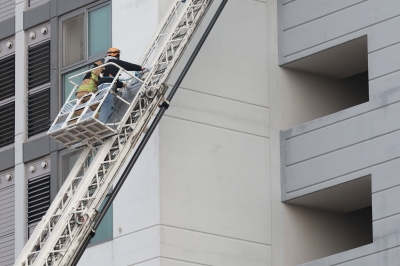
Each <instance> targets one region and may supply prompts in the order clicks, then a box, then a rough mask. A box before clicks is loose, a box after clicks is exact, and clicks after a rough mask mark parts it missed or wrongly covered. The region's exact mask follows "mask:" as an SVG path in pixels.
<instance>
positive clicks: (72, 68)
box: [58, 0, 112, 106]
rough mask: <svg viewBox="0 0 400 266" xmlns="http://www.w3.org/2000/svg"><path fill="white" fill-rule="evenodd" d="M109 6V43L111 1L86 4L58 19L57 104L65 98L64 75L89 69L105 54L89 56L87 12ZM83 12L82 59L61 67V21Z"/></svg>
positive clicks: (62, 42)
mask: <svg viewBox="0 0 400 266" xmlns="http://www.w3.org/2000/svg"><path fill="white" fill-rule="evenodd" d="M108 5H109V6H110V21H111V25H110V36H109V38H110V45H111V44H112V2H111V1H109V0H106V1H101V2H100V3H94V4H91V5H87V6H85V7H83V8H80V9H78V10H75V11H73V12H71V13H68V14H66V15H64V16H61V17H60V19H59V25H58V29H59V34H58V40H59V44H58V46H59V49H60V53H59V58H58V59H59V60H58V61H59V64H58V65H59V69H60V72H59V75H60V78H59V95H60V96H59V97H58V98H59V99H58V100H59V106H63V104H64V102H65V100H66V99H64V81H65V75H66V74H68V73H70V72H73V71H75V70H77V69H79V68H84V67H86V68H87V69H89V67H90V65H91V64H92V63H93V62H95V61H97V60H99V59H101V58H102V57H104V56H105V55H106V54H107V50H105V51H104V52H100V53H97V54H94V55H92V56H89V54H88V53H89V34H88V27H89V13H90V12H92V11H95V10H97V9H100V8H102V7H105V6H108ZM82 13H83V14H84V21H83V25H84V35H85V37H86V38H85V39H84V41H85V47H84V53H85V54H84V57H85V59H84V60H81V61H79V62H76V63H73V64H71V65H68V66H65V67H63V63H64V62H63V59H64V58H63V57H64V33H63V22H64V21H66V20H68V19H70V18H73V17H75V16H78V15H80V14H82Z"/></svg>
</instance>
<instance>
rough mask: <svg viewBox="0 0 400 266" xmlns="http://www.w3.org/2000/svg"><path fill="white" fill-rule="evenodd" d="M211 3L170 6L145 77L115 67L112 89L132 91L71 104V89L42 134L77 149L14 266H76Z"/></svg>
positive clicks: (188, 0) (197, 0) (144, 61)
mask: <svg viewBox="0 0 400 266" xmlns="http://www.w3.org/2000/svg"><path fill="white" fill-rule="evenodd" d="M213 1H214V0H179V1H178V0H174V4H173V6H172V8H171V10H170V12H169V13H168V14H167V17H166V19H165V20H164V22H163V23H162V24H161V25H160V26H159V28H158V29H157V31H156V33H155V35H154V37H153V39H152V40H151V42H150V44H149V46H148V47H147V48H146V50H145V53H144V55H143V56H142V58H141V60H140V65H142V66H146V67H148V66H149V67H151V68H150V70H149V71H148V72H146V73H142V75H139V76H138V77H136V76H135V75H134V74H133V73H129V72H127V71H125V70H124V69H123V68H121V67H119V66H118V65H115V64H114V65H115V66H117V67H118V68H119V72H118V75H116V77H115V78H114V79H113V81H112V84H111V87H112V86H113V84H114V83H115V82H116V81H117V78H121V76H125V77H127V79H129V80H131V81H132V80H134V82H133V83H132V82H131V83H132V84H135V86H136V87H135V86H133V88H131V91H122V92H121V93H118V92H114V91H113V90H101V91H97V92H96V93H92V94H90V95H87V97H88V98H89V100H87V99H88V98H86V101H82V98H84V97H86V96H84V97H82V98H81V99H75V98H74V93H75V92H76V90H77V88H78V84H75V83H74V85H75V88H74V90H73V91H72V92H71V95H70V96H69V97H68V99H67V100H66V102H65V103H64V105H63V107H62V108H61V110H60V112H59V114H58V116H57V117H56V119H55V120H54V122H53V124H52V126H51V127H50V129H49V131H48V133H47V134H48V135H49V136H50V137H52V138H54V139H56V140H57V141H59V142H61V143H63V144H64V145H66V146H67V147H68V148H70V149H74V148H78V147H81V146H84V148H83V149H82V152H81V154H80V156H79V158H78V160H77V162H76V163H75V165H74V167H73V168H72V170H71V172H70V174H69V175H68V177H67V179H66V180H65V182H64V184H63V185H62V187H61V188H60V190H59V192H58V194H57V196H56V197H55V199H54V200H53V202H52V204H51V206H50V207H49V209H48V211H47V212H46V214H45V215H44V216H43V218H42V219H41V221H40V222H39V223H38V225H37V226H36V228H35V230H34V232H33V233H32V235H31V236H30V238H29V240H28V242H27V243H26V245H25V247H24V248H23V250H22V252H21V253H20V255H19V257H18V258H17V260H16V262H15V264H14V265H15V266H31V265H35V266H55V265H57V266H72V265H76V263H77V262H78V261H79V258H80V256H81V255H82V253H83V252H84V249H85V248H86V246H87V243H88V241H89V240H90V238H91V236H93V235H94V233H95V229H96V226H97V225H98V224H99V222H100V221H101V219H102V217H104V213H105V212H106V211H107V209H108V207H109V205H110V204H111V203H110V202H111V201H112V199H113V198H115V196H116V193H118V190H119V188H120V186H122V184H123V180H122V181H121V180H118V182H117V185H116V187H117V188H118V189H115V188H114V191H113V194H112V196H111V197H110V198H111V200H110V199H108V201H107V202H106V204H105V207H104V208H103V210H102V211H101V212H99V208H100V205H101V204H102V203H103V201H104V200H105V197H106V195H107V193H108V192H109V191H110V189H111V188H112V186H113V184H114V183H115V182H114V181H117V177H118V175H119V174H121V171H123V174H122V175H123V176H124V178H126V177H127V173H129V171H130V169H132V166H133V164H134V162H133V163H132V161H134V160H133V158H135V159H137V157H138V156H139V155H140V151H141V150H142V149H143V147H144V146H145V145H146V143H147V140H148V138H149V137H150V135H151V133H152V132H153V131H154V128H155V127H156V126H157V124H158V122H159V120H160V119H161V117H162V115H163V114H164V112H165V110H166V109H167V108H168V106H169V101H170V100H171V99H172V97H173V95H174V94H175V92H176V90H177V89H178V87H179V85H180V83H181V81H182V79H183V77H184V76H185V74H186V73H187V71H188V69H189V68H190V65H191V63H192V62H193V60H194V58H195V57H196V55H197V53H198V51H199V50H200V48H201V45H202V44H203V43H204V41H205V39H206V38H207V35H208V33H209V32H210V30H211V28H212V26H213V25H214V24H215V21H216V20H217V18H218V16H219V14H220V13H221V11H222V9H223V7H224V6H225V4H226V2H227V0H222V2H221V5H220V7H219V9H218V10H217V12H216V13H215V15H214V17H213V19H212V21H211V22H210V24H209V25H208V27H207V29H206V31H205V33H204V35H203V37H202V39H201V40H200V41H199V43H198V45H197V46H196V49H195V50H194V52H193V54H192V56H191V57H190V58H189V60H188V63H187V64H186V66H185V68H184V70H183V71H182V73H181V75H180V76H179V78H178V81H177V82H176V84H175V85H174V87H173V88H172V90H171V92H170V93H169V95H168V97H167V98H165V97H164V95H165V93H166V91H167V89H168V88H167V86H166V85H165V84H166V82H167V80H168V78H169V77H170V75H171V72H172V70H173V69H174V68H175V66H176V65H177V63H178V61H179V59H180V58H181V56H182V54H183V52H184V51H185V49H186V48H187V45H188V43H189V42H190V40H191V38H192V37H193V35H194V33H195V31H196V30H197V29H198V26H199V24H200V23H201V21H202V20H203V18H204V16H205V15H206V13H207V11H208V10H209V8H210V6H211V4H212V3H213ZM107 64H113V63H107ZM103 66H104V65H103ZM99 67H102V66H99ZM92 70H93V69H92ZM92 70H88V71H92ZM88 71H85V72H83V73H81V74H78V75H76V76H79V75H81V76H82V75H84V74H85V73H86V72H88ZM76 76H73V77H71V78H70V79H72V78H74V77H76ZM109 93H113V94H115V97H116V98H117V104H116V111H115V112H114V113H115V115H114V114H113V115H112V116H111V117H110V119H109V121H107V122H105V123H102V122H100V121H99V120H98V119H97V114H98V112H99V110H100V108H101V105H102V104H103V102H104V99H105V98H106V97H107V95H108V94H109ZM146 130H147V131H148V132H146ZM129 159H130V160H131V161H129V163H128V166H126V162H127V161H128V160H129ZM124 165H125V166H124ZM124 167H125V169H123V168H124ZM120 179H122V177H120ZM115 190H116V191H115Z"/></svg>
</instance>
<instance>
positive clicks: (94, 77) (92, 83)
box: [76, 61, 104, 93]
mask: <svg viewBox="0 0 400 266" xmlns="http://www.w3.org/2000/svg"><path fill="white" fill-rule="evenodd" d="M94 64H95V66H101V65H102V64H103V62H101V61H96V62H95V63H94ZM103 70H104V67H100V68H97V69H95V70H92V71H91V72H89V73H87V74H86V75H85V77H84V78H83V81H82V83H81V85H80V86H79V88H78V90H77V91H76V93H78V92H86V93H91V92H92V93H95V92H97V84H98V83H99V75H100V73H101V72H102V71H103Z"/></svg>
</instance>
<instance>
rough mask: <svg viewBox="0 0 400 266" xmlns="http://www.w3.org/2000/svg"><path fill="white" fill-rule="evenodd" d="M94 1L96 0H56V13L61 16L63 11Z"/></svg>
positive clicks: (66, 11)
mask: <svg viewBox="0 0 400 266" xmlns="http://www.w3.org/2000/svg"><path fill="white" fill-rule="evenodd" d="M96 1H97V0H69V1H65V0H58V15H59V16H61V15H63V14H65V13H68V12H70V11H72V10H75V9H77V8H80V7H83V6H85V5H88V4H90V3H94V2H96ZM98 2H99V3H101V2H104V1H98Z"/></svg>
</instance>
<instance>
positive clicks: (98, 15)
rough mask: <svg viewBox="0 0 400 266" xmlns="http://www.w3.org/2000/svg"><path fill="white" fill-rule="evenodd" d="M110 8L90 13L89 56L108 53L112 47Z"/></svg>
mask: <svg viewBox="0 0 400 266" xmlns="http://www.w3.org/2000/svg"><path fill="white" fill-rule="evenodd" d="M110 16H111V12H110V6H109V5H108V6H105V7H102V8H99V9H96V10H94V11H92V12H90V13H89V56H91V55H94V54H97V53H101V52H104V51H106V50H107V49H108V48H109V47H110V45H111V18H110Z"/></svg>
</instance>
